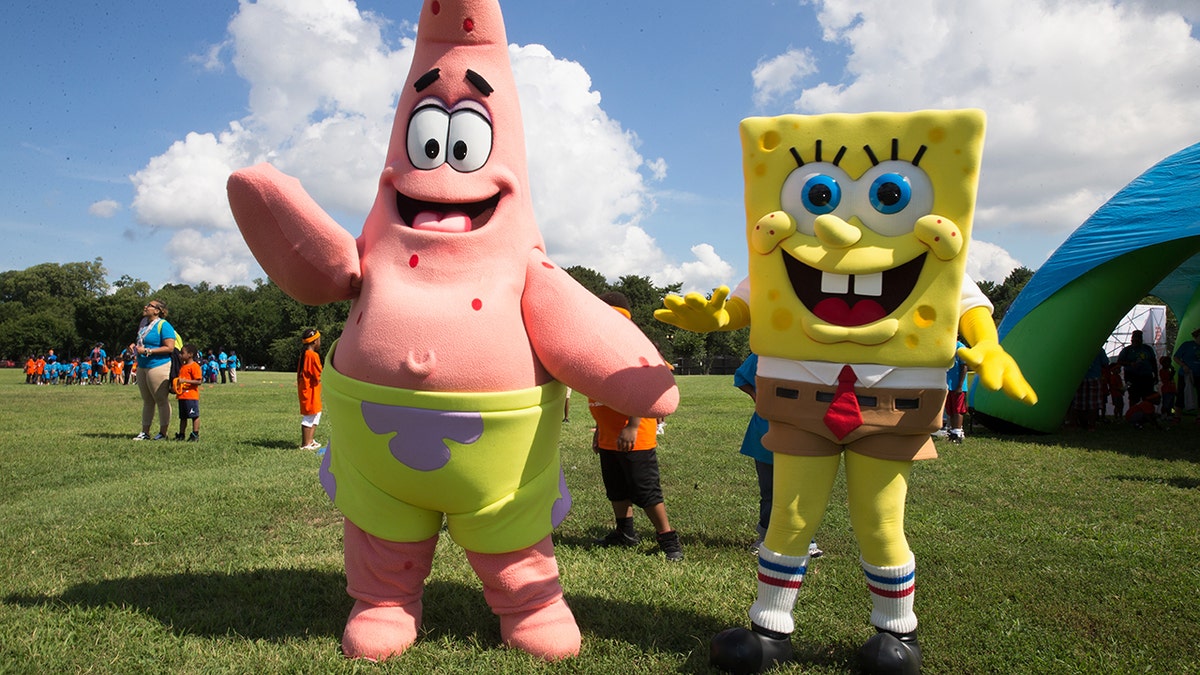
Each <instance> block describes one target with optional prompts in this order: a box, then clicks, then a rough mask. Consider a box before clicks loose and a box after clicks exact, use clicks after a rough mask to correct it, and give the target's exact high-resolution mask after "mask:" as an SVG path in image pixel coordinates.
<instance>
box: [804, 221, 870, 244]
mask: <svg viewBox="0 0 1200 675" xmlns="http://www.w3.org/2000/svg"><path fill="white" fill-rule="evenodd" d="M813 229H814V230H815V232H814V234H816V235H817V239H818V240H819V241H820V242H821V243H822V244H824V245H825V246H827V247H828V248H849V247H851V246H853V245H855V244H857V243H858V240H859V239H862V230H860V229H859V228H857V227H855V226H854V225H851V224H850V223H848V222H846V221H844V220H842V219H841V218H838V217H837V216H835V215H832V214H828V213H827V214H825V215H822V216H817V219H816V221H815V222H814V223H813Z"/></svg>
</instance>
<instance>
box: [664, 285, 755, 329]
mask: <svg viewBox="0 0 1200 675" xmlns="http://www.w3.org/2000/svg"><path fill="white" fill-rule="evenodd" d="M663 306H664V307H666V309H659V310H655V312H654V318H655V319H658V320H659V321H662V322H663V323H669V324H671V325H672V326H677V327H679V328H682V329H684V330H690V331H692V332H694V333H711V332H713V331H725V330H737V329H739V328H742V327H744V326H747V325H749V323H750V308H749V307H747V306H746V303H745V302H743V301H742V300H740V299H738V298H729V287H728V286H720V287H718V288H717V289H715V290H714V291H713V293H712V298H711V299H708V298H705V297H704V296H703V295H700V294H699V293H688V294H687V295H686V296H684V297H682V298H681V297H679V296H678V295H668V296H667V297H665V298H663Z"/></svg>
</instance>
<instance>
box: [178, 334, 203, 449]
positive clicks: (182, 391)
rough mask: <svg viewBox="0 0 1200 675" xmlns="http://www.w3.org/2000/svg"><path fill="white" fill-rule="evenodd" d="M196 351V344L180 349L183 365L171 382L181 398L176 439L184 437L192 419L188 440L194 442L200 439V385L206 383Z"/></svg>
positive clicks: (179, 439)
mask: <svg viewBox="0 0 1200 675" xmlns="http://www.w3.org/2000/svg"><path fill="white" fill-rule="evenodd" d="M196 352H197V349H196V345H184V346H183V349H180V350H179V354H180V357H181V358H182V359H183V365H182V366H181V367H180V368H179V376H178V377H176V378H175V381H174V382H172V383H171V385H172V386H173V387H174V389H175V396H176V397H177V398H178V399H179V433H177V434H175V440H177V441H182V440H183V439H184V436H183V434H184V432H185V431H186V430H187V421H188V420H191V421H192V433H191V434H190V435H189V436H188V437H187V440H188V441H190V442H192V443H195V442H196V441H199V440H200V385H201V384H203V383H204V375H203V374H202V373H201V372H200V364H199V363H196Z"/></svg>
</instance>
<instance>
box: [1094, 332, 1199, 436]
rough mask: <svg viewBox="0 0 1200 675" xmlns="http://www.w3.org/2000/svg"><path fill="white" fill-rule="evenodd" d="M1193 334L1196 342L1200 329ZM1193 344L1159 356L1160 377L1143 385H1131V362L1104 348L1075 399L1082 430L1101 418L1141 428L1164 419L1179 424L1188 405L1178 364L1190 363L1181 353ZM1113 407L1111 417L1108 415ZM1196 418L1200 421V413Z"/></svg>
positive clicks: (1184, 383)
mask: <svg viewBox="0 0 1200 675" xmlns="http://www.w3.org/2000/svg"><path fill="white" fill-rule="evenodd" d="M1135 333H1140V331H1135ZM1192 337H1193V340H1194V341H1195V340H1197V339H1200V329H1197V330H1195V331H1193V333H1192ZM1139 344H1140V343H1139ZM1190 346H1191V345H1190V343H1184V345H1183V346H1181V347H1180V349H1179V350H1178V351H1177V353H1176V357H1175V358H1174V359H1173V358H1172V357H1170V356H1162V357H1157V356H1156V357H1155V360H1156V361H1157V365H1158V371H1157V377H1156V378H1155V379H1154V380H1153V381H1152V382H1150V383H1149V384H1148V385H1146V386H1144V387H1142V388H1135V387H1131V386H1127V383H1126V381H1125V378H1126V371H1127V370H1128V367H1127V366H1128V364H1126V363H1123V362H1122V361H1121V360H1120V357H1118V358H1117V359H1116V360H1113V359H1110V358H1109V357H1108V355H1107V354H1106V353H1105V352H1104V351H1103V350H1101V351H1100V353H1099V354H1097V355H1096V357H1095V359H1094V360H1093V361H1092V363H1091V365H1090V366H1089V368H1088V370H1087V372H1086V373H1085V374H1084V379H1083V382H1082V383H1081V384H1080V385H1079V389H1078V390H1077V392H1076V394H1075V400H1074V401H1072V404H1071V408H1072V411H1073V413H1074V420H1073V421H1074V423H1075V424H1076V425H1077V426H1079V427H1080V428H1082V429H1089V428H1091V427H1093V426H1094V425H1095V424H1096V422H1098V421H1110V420H1111V421H1120V420H1124V421H1125V422H1126V423H1129V424H1132V425H1133V426H1135V427H1137V428H1139V429H1141V428H1144V427H1146V426H1147V425H1149V426H1156V425H1158V424H1159V423H1160V422H1163V421H1166V422H1170V423H1179V422H1180V421H1181V416H1182V415H1181V413H1182V412H1183V407H1184V401H1183V397H1182V395H1181V392H1182V389H1181V388H1182V387H1183V386H1185V385H1186V382H1185V381H1184V377H1183V376H1182V374H1181V373H1180V372H1178V371H1177V370H1176V368H1175V365H1176V364H1177V363H1178V364H1180V365H1181V367H1183V366H1185V365H1186V363H1185V361H1184V360H1182V359H1181V358H1180V354H1186V353H1190V352H1189V351H1188V348H1189V347H1190ZM1193 349H1194V348H1193ZM1110 408H1111V410H1112V415H1111V417H1110V416H1109V415H1108V414H1107V412H1108V410H1109V409H1110ZM1196 421H1197V423H1198V424H1200V416H1197V418H1196Z"/></svg>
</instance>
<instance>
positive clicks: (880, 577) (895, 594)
mask: <svg viewBox="0 0 1200 675" xmlns="http://www.w3.org/2000/svg"><path fill="white" fill-rule="evenodd" d="M859 562H861V563H862V568H863V572H864V573H865V574H866V575H867V588H869V589H871V602H872V604H873V610H872V612H871V624H872V625H874V626H875V627H876V628H882V629H883V630H887V631H891V632H893V633H911V632H913V631H914V630H916V629H917V615H916V614H914V613H913V595H914V592H915V590H916V570H917V563H916V558H913V557H912V554H911V553H910V554H909V559H908V562H907V563H905V564H903V565H897V566H895V567H876V566H874V565H870V564H867V562H866V561H865V560H862V559H860V560H859Z"/></svg>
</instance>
